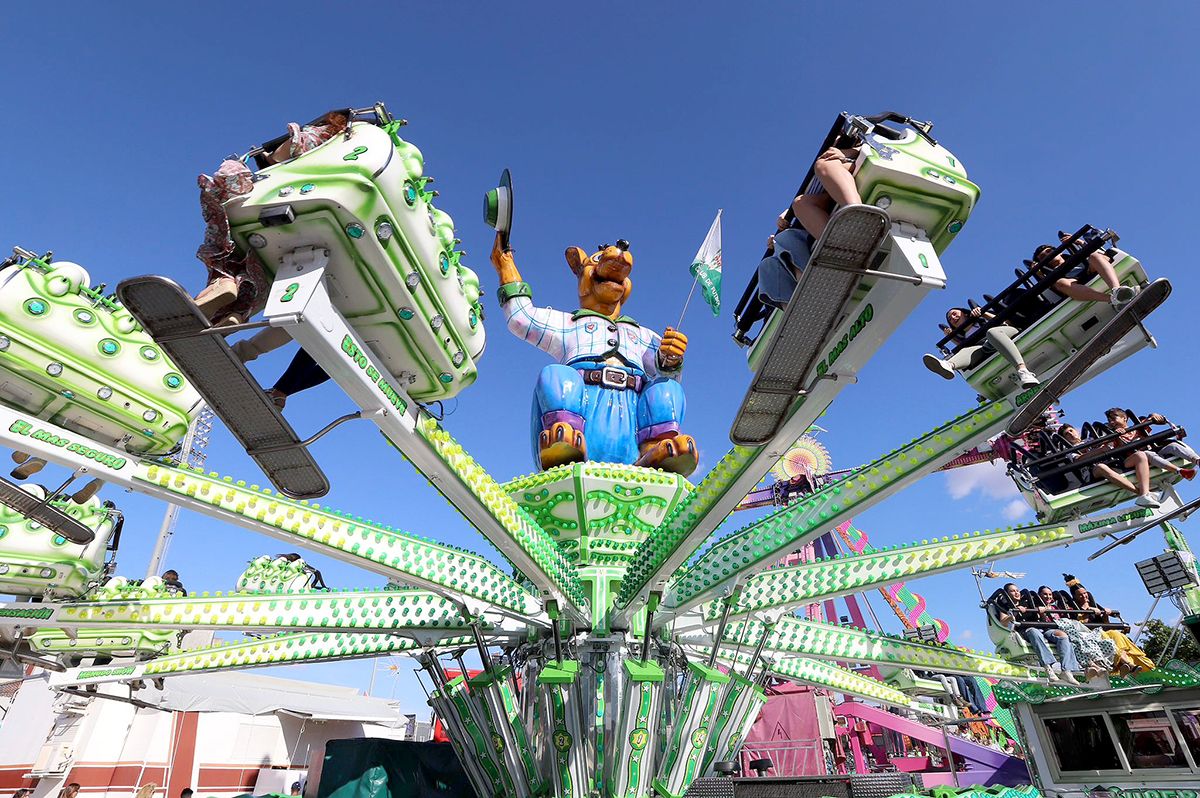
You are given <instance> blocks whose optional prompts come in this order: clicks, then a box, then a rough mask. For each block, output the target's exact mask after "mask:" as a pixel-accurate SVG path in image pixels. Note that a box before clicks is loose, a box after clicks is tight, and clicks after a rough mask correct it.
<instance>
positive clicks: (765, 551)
mask: <svg viewBox="0 0 1200 798" xmlns="http://www.w3.org/2000/svg"><path fill="white" fill-rule="evenodd" d="M1014 412H1015V411H1014V409H1013V400H1009V399H1003V400H998V401H994V402H987V403H986V404H983V405H980V406H979V407H977V408H975V409H974V410H972V411H970V412H969V413H966V414H964V415H962V416H959V417H958V418H956V419H953V420H952V421H949V422H947V423H946V424H943V425H942V426H941V427H938V428H937V429H935V430H933V431H932V432H929V433H927V434H926V435H923V436H921V437H920V438H916V439H914V440H913V441H911V442H909V443H908V444H906V445H904V446H901V447H900V448H898V449H895V450H894V451H891V452H889V453H887V454H886V455H884V456H883V457H880V458H879V459H878V460H876V461H875V462H873V463H871V464H869V465H866V466H863V467H862V468H860V469H858V470H857V471H855V472H854V473H852V474H849V475H847V476H846V477H845V478H843V479H840V480H838V481H837V482H834V483H832V484H830V485H827V486H825V487H824V488H822V489H821V490H819V491H816V492H815V493H812V494H810V495H809V496H806V497H805V498H804V499H801V500H800V501H797V502H796V503H795V504H792V505H789V506H787V507H784V508H782V509H780V510H778V511H776V512H774V513H772V514H770V515H768V516H767V517H765V518H762V519H760V520H758V521H756V522H755V523H753V524H751V525H749V526H747V527H745V528H744V529H742V530H740V531H739V532H736V533H734V534H732V535H730V536H728V537H726V538H724V539H723V540H721V541H719V542H718V543H716V544H715V545H713V546H712V547H711V548H710V549H708V551H706V552H705V553H704V554H703V555H701V556H700V557H699V558H698V559H697V560H696V561H695V563H694V564H693V565H692V566H691V567H690V568H689V569H688V570H687V571H686V572H685V573H684V574H683V575H682V576H679V577H676V579H675V580H674V581H673V582H672V583H671V587H670V596H671V597H672V600H671V601H670V603H668V604H667V606H666V608H665V610H664V612H663V613H662V614H661V615H660V616H659V617H658V618H656V621H657V622H658V623H659V624H663V623H668V622H670V620H671V618H672V617H674V616H676V615H678V614H680V613H682V612H684V611H686V610H688V609H691V608H692V607H696V606H699V605H700V604H704V603H705V602H707V601H711V600H713V599H715V598H717V597H718V596H719V595H720V594H721V591H722V590H723V589H724V588H726V587H727V586H728V585H730V584H731V583H732V582H734V581H736V580H737V579H739V578H742V577H745V576H748V575H749V574H752V573H754V572H755V571H759V570H762V569H764V568H766V567H768V566H769V565H771V564H772V563H774V562H775V561H776V560H778V559H779V557H780V556H782V555H783V554H786V553H787V552H790V551H795V550H796V549H797V548H799V547H800V546H803V545H804V544H805V543H807V542H808V541H810V540H812V539H814V538H816V537H818V536H820V535H821V534H823V533H824V532H826V531H828V530H830V529H832V528H833V527H835V526H837V525H838V524H840V523H841V522H842V521H845V520H846V519H848V518H851V517H853V516H854V515H856V514H859V513H861V512H862V511H863V510H866V509H867V508H868V507H871V506H873V505H875V504H877V503H879V502H880V501H882V500H883V499H885V498H887V497H888V496H890V495H892V494H893V493H895V492H896V491H898V490H900V489H901V488H904V487H907V486H908V485H911V484H912V483H913V482H916V481H917V480H918V479H920V478H921V477H923V476H925V475H926V474H929V473H930V472H932V471H935V470H937V468H938V467H940V466H941V465H942V464H943V463H945V462H947V461H948V460H951V459H953V458H955V457H957V456H958V455H959V454H961V453H962V452H963V451H964V450H965V449H969V448H971V447H972V446H974V445H975V444H977V443H978V442H980V441H983V440H986V439H988V438H990V437H991V436H993V435H995V434H996V433H997V432H999V431H1000V430H1001V429H1003V427H1004V425H1005V424H1006V423H1007V422H1008V419H1009V418H1010V417H1011V416H1012V414H1013V413H1014ZM699 492H700V489H697V490H696V493H699Z"/></svg>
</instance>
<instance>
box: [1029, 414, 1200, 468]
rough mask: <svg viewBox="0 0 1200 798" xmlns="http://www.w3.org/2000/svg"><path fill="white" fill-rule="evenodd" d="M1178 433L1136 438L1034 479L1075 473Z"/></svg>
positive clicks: (1171, 431) (1174, 430)
mask: <svg viewBox="0 0 1200 798" xmlns="http://www.w3.org/2000/svg"><path fill="white" fill-rule="evenodd" d="M1178 431H1179V430H1178V428H1176V427H1173V428H1171V429H1166V430H1163V431H1162V432H1156V433H1154V434H1153V435H1148V436H1147V437H1145V438H1135V439H1133V440H1132V441H1129V442H1128V443H1125V444H1122V445H1120V446H1114V447H1113V448H1111V449H1103V450H1101V451H1098V452H1095V453H1092V454H1086V455H1084V456H1083V457H1081V458H1079V459H1078V460H1075V461H1074V462H1071V463H1066V464H1064V465H1060V466H1058V467H1056V468H1051V469H1048V470H1046V471H1041V472H1039V473H1038V475H1037V476H1036V477H1034V479H1035V480H1042V479H1047V478H1049V477H1056V476H1058V475H1059V474H1065V473H1067V472H1068V471H1074V470H1075V469H1077V468H1082V467H1084V466H1089V465H1093V464H1095V463H1098V462H1100V461H1102V460H1109V459H1112V458H1113V457H1117V456H1119V455H1122V454H1125V453H1126V452H1133V451H1137V450H1138V449H1142V448H1145V447H1147V446H1152V445H1153V444H1156V443H1159V442H1160V441H1165V440H1168V439H1174V438H1176V437H1177V433H1178Z"/></svg>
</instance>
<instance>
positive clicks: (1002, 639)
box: [984, 587, 1037, 662]
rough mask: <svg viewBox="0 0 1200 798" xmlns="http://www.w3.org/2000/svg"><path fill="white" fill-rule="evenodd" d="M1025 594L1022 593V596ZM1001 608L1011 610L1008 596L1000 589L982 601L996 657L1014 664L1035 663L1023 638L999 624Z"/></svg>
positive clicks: (1032, 654) (1033, 655)
mask: <svg viewBox="0 0 1200 798" xmlns="http://www.w3.org/2000/svg"><path fill="white" fill-rule="evenodd" d="M1025 592H1026V591H1022V596H1024V594H1025ZM1002 608H1003V610H1004V611H1006V612H1007V611H1008V610H1009V609H1010V608H1011V604H1010V602H1009V600H1008V594H1007V593H1005V592H1004V588H1002V587H1001V588H997V589H996V590H994V591H993V592H992V594H991V595H990V596H988V598H987V600H986V601H984V611H985V615H986V616H987V631H988V637H989V638H990V639H991V641H992V643H993V644H995V646H996V654H997V656H1000V657H1003V658H1005V659H1007V660H1011V661H1014V662H1028V661H1031V660H1033V661H1036V660H1037V654H1036V652H1034V650H1033V648H1032V647H1031V646H1030V645H1029V643H1028V642H1027V641H1026V640H1025V638H1024V637H1022V636H1021V635H1020V634H1018V633H1017V632H1016V631H1014V630H1013V629H1010V628H1009V627H1007V626H1005V625H1004V624H1002V623H1001V622H1000V618H999V615H1000V612H1001V609H1002Z"/></svg>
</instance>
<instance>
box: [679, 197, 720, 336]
mask: <svg viewBox="0 0 1200 798" xmlns="http://www.w3.org/2000/svg"><path fill="white" fill-rule="evenodd" d="M724 212H725V209H724V208H717V220H720V218H721V214H723V213H724ZM699 279H700V278H699V277H697V276H696V275H694V274H693V275H692V287H691V288H689V289H688V295H687V299H685V300H683V310H681V311H679V321H678V322H676V323H675V329H676V330H678V329H679V328H680V327H682V326H683V316H684V314H685V313H687V309H688V305H690V304H691V303H692V294H694V293H696V283H697V282H698V281H699Z"/></svg>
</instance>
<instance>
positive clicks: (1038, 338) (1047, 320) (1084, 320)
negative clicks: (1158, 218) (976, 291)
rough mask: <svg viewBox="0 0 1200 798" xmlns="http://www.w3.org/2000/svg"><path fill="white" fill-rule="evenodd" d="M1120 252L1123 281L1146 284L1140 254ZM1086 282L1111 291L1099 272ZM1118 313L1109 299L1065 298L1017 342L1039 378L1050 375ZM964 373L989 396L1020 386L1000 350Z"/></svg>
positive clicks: (1118, 262)
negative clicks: (1108, 301)
mask: <svg viewBox="0 0 1200 798" xmlns="http://www.w3.org/2000/svg"><path fill="white" fill-rule="evenodd" d="M1117 256H1118V257H1117V259H1116V260H1115V261H1114V267H1115V269H1116V272H1117V277H1118V279H1119V280H1120V282H1121V284H1123V285H1129V286H1136V287H1141V286H1144V285H1147V284H1148V283H1149V280H1148V279H1147V277H1146V272H1145V270H1144V269H1143V268H1142V265H1141V263H1140V262H1139V261H1138V260H1137V259H1136V258H1134V257H1133V256H1131V255H1129V254H1128V253H1126V252H1123V251H1119V250H1118V251H1117ZM1087 285H1089V286H1090V287H1092V288H1095V289H1097V290H1106V286H1105V285H1104V282H1103V281H1102V280H1101V279H1100V278H1099V277H1098V276H1097V277H1095V278H1093V279H1092V280H1091V281H1089V282H1088V283H1087ZM1039 306H1040V305H1039ZM1116 312H1117V311H1116V309H1114V308H1113V307H1112V305H1110V304H1109V303H1107V302H1079V301H1076V300H1069V301H1060V302H1058V303H1056V304H1054V305H1053V306H1052V307H1051V309H1050V311H1049V312H1048V313H1047V314H1046V315H1043V316H1041V317H1040V318H1038V319H1036V320H1034V321H1033V322H1031V323H1029V324H1028V325H1027V326H1026V327H1025V328H1024V329H1022V330H1021V332H1020V333H1019V334H1018V335H1017V337H1016V339H1015V343H1016V344H1017V347H1018V348H1019V349H1020V350H1021V354H1022V356H1023V357H1024V358H1025V363H1026V365H1027V366H1028V367H1029V368H1030V369H1031V370H1032V371H1033V372H1034V373H1036V374H1038V375H1039V376H1042V375H1047V374H1050V373H1051V372H1053V370H1054V369H1055V368H1056V367H1058V366H1059V365H1060V364H1062V363H1063V362H1064V361H1066V360H1067V359H1069V358H1070V357H1071V356H1072V355H1073V354H1074V353H1075V352H1077V351H1078V350H1079V349H1080V348H1081V347H1083V345H1084V344H1086V343H1087V342H1088V341H1090V340H1091V339H1092V337H1093V336H1094V335H1095V334H1096V333H1098V332H1100V330H1101V329H1103V327H1104V325H1105V324H1107V323H1108V322H1109V321H1110V320H1111V319H1112V318H1113V316H1115V315H1116ZM1139 334H1140V333H1139ZM963 375H964V376H965V377H966V380H967V383H968V384H970V386H971V387H972V388H974V389H975V390H976V391H977V392H978V393H979V394H980V395H982V396H984V397H986V398H988V399H999V398H1002V397H1004V396H1007V395H1008V394H1010V393H1013V392H1015V391H1017V390H1019V387H1018V384H1017V380H1016V374H1015V369H1014V368H1013V367H1012V365H1011V364H1010V363H1009V362H1008V361H1007V360H1005V359H1004V357H1003V355H1001V354H999V353H996V354H993V355H992V356H991V357H989V358H988V359H987V360H985V361H983V362H982V363H980V364H979V365H978V366H977V367H976V368H974V369H972V370H970V371H964V372H963Z"/></svg>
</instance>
